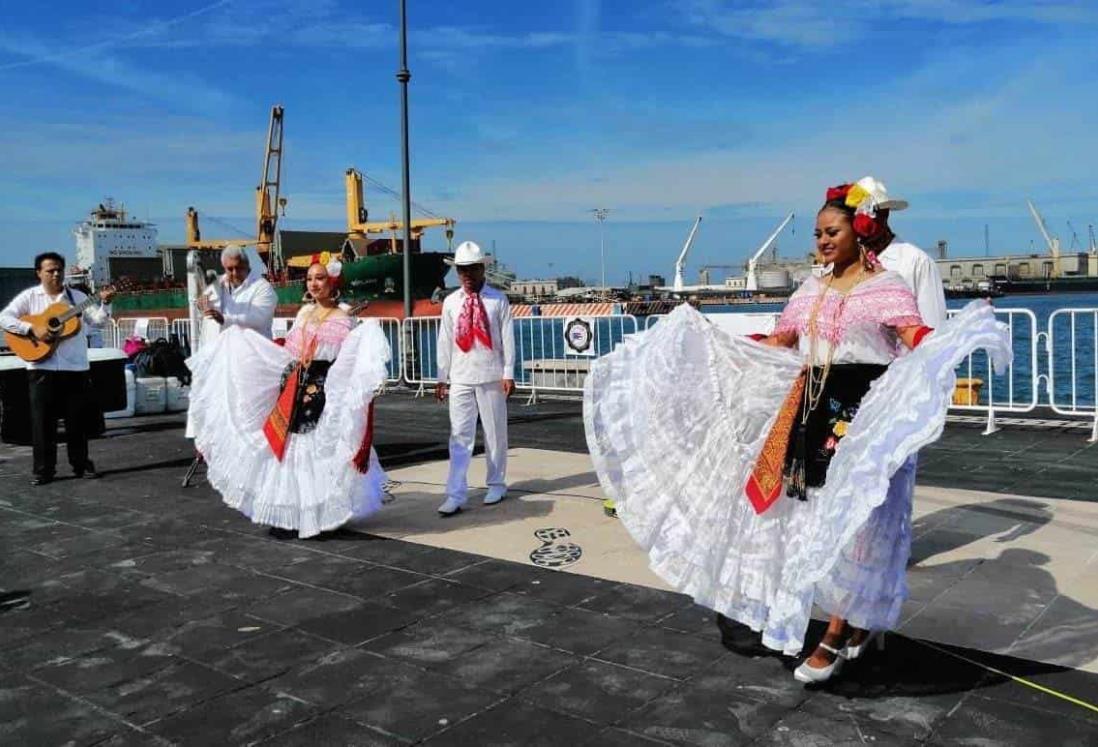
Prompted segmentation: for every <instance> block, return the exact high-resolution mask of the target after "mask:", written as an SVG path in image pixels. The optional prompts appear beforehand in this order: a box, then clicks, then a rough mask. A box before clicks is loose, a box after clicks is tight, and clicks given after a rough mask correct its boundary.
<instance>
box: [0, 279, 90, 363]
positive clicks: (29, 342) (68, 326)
mask: <svg viewBox="0 0 1098 747" xmlns="http://www.w3.org/2000/svg"><path fill="white" fill-rule="evenodd" d="M97 303H99V294H98V293H93V294H91V295H89V296H88V297H87V298H85V299H84V300H83V301H81V302H80V303H78V304H76V305H75V306H70V305H69V304H67V303H64V302H58V303H55V304H51V305H50V306H49V308H47V309H46V310H45V311H43V312H42V313H41V314H27V315H26V316H22V317H19V320H20V321H23V322H27V323H29V324H31V325H33V326H35V327H45V328H46V330H47V331H48V332H49V333H50V335H51V336H50V338H49V339H48V340H38V339H31V338H30V337H28V336H26V335H20V334H16V333H15V332H5V333H4V341H5V342H6V343H7V345H8V347H9V348H11V351H12V352H13V353H15V354H16V355H18V356H19V357H20V358H22V359H23V360H25V361H26V362H27V363H41V362H42V361H44V360H46V359H47V358H49V357H50V356H51V355H53V354H54V351H56V350H57V346H58V345H60V344H61V342H62V341H63V340H67V339H69V338H70V337H72V336H73V335H75V334H78V333H79V332H80V328H81V324H80V315H81V314H83V313H84V310H85V309H87V308H88V307H89V306H93V305H95V304H97Z"/></svg>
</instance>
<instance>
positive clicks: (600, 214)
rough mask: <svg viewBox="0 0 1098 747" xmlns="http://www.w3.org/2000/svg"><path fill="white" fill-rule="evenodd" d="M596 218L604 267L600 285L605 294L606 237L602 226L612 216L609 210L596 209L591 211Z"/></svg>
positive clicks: (600, 255)
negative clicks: (608, 216)
mask: <svg viewBox="0 0 1098 747" xmlns="http://www.w3.org/2000/svg"><path fill="white" fill-rule="evenodd" d="M590 212H591V214H592V215H594V216H595V220H597V221H598V222H599V258H600V264H601V266H602V276H601V280H600V284H601V285H602V289H603V292H605V289H606V236H605V235H604V233H603V228H602V224H603V223H605V222H606V216H607V215H609V214H610V209H609V208H595V209H594V210H591V211H590Z"/></svg>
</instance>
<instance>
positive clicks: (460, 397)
mask: <svg viewBox="0 0 1098 747" xmlns="http://www.w3.org/2000/svg"><path fill="white" fill-rule="evenodd" d="M491 261H492V258H491V257H490V256H488V255H486V254H485V253H484V252H483V250H481V248H480V247H479V246H477V245H476V244H474V243H473V242H472V241H463V242H462V243H461V244H459V245H458V248H457V251H456V252H455V253H454V258H453V259H452V260H450V259H448V260H446V262H447V264H450V265H452V266H454V268H455V269H456V270H457V274H458V279H459V280H460V283H461V286H460V287H459V288H458V289H457V291H455V292H454V293H451V294H450V295H449V296H447V297H446V300H445V301H444V302H443V304H442V320H441V323H440V325H439V332H438V348H437V349H438V385H437V387H436V388H435V396H436V397H437V398H438V400H439V401H440V402H441V401H444V400H446V398H447V397H449V398H450V474H449V477H448V478H447V480H446V500H445V501H444V502H443V503H442V505H441V506H439V507H438V512H439V513H440V514H441V515H442V516H453V515H454V514H456V513H457V512H458V511H460V510H461V508H462V506H464V505H465V503H466V501H467V500H468V493H469V483H468V479H467V473H468V471H469V462H470V460H471V458H472V455H473V445H474V443H475V442H476V435H477V417H478V415H479V417H480V422H481V427H482V428H483V429H484V452H485V457H486V460H487V463H488V476H487V483H488V493H487V494H486V495H485V497H484V505H486V506H491V505H494V504H496V503H499V502H500V501H501V500H503V497H504V496H505V495H506V494H507V398H508V397H509V396H511V392H513V391H514V389H515V374H514V370H515V338H514V332H513V329H512V321H511V305H510V304H509V303H508V301H507V296H505V295H504V294H503V293H502V292H501V291H499V290H497V289H495V288H493V287H492V286H490V285H488V284H487V283H486V282H485V272H486V270H487V265H488V264H489V263H490V262H491Z"/></svg>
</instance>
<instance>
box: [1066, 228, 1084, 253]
mask: <svg viewBox="0 0 1098 747" xmlns="http://www.w3.org/2000/svg"><path fill="white" fill-rule="evenodd" d="M1067 224H1068V230H1069V231H1071V246H1069V247H1068V251H1069V252H1073V251H1075V249H1076V248H1077V247H1082V243H1081V242H1080V241H1079V234H1078V233H1077V232H1076V231H1075V226H1073V225H1071V221H1068V222H1067Z"/></svg>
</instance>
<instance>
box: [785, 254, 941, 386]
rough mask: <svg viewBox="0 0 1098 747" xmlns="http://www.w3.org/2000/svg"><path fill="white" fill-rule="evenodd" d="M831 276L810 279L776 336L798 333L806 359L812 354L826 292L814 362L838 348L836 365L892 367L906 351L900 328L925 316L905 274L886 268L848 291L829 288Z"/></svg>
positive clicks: (795, 296) (793, 300)
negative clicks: (811, 329) (812, 328)
mask: <svg viewBox="0 0 1098 747" xmlns="http://www.w3.org/2000/svg"><path fill="white" fill-rule="evenodd" d="M824 283H826V280H823V279H820V278H817V277H810V278H809V279H808V280H806V281H805V282H804V283H803V284H802V285H801V287H800V288H798V289H797V291H796V292H795V293H794V294H793V296H792V297H791V298H790V299H789V303H788V304H786V307H785V309H784V310H783V311H782V315H781V317H780V318H779V319H778V323H777V325H776V326H775V327H774V334H783V333H784V334H789V333H792V334H795V335H797V345H798V348H799V349H800V351H801V354H802V355H804V357H805V359H806V360H807V358H808V356H809V354H810V341H809V336H808V320H809V317H810V316H811V314H812V309H813V308H814V307H815V305H816V302H817V300H818V299H819V297H820V293H821V291H823V293H824V298H823V302H822V303H821V305H820V310H819V313H818V314H817V316H816V329H817V334H818V335H819V341H818V343H817V351H816V357H817V360H816V361H814V362H813V363H814V365H820V366H822V365H823V364H824V363H825V362H826V360H827V355H828V351H829V350H830V349H831V348H834V355H833V356H832V359H831V362H832V363H833V364H842V363H877V364H882V365H887V364H889V363H891V362H892V361H893V360H895V359H896V358H898V357H899V356H900V355H902V354H903V350H904V347H903V343H902V342H900V338H899V336H898V335H897V333H896V330H897V329H899V328H903V327H910V326H920V325H922V324H923V319H922V317H921V316H920V315H919V308H918V305H917V303H916V300H915V296H914V295H912V293H911V290H910V289H909V288H908V287H907V285H906V284H905V283H904V280H903V278H902V277H900V275H898V274H897V273H895V272H882V273H880V274H878V275H875V276H873V277H871V278H869V279H868V280H864V281H862V282H861V283H859V284H858V285H856V286H855V287H854V288H853V289H852V290H851V291H850V292H849V293H847V294H845V296H844V294H843V293H842V292H840V291H837V290H834V289H831V288H828V289H827V290H823V285H824Z"/></svg>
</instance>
